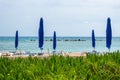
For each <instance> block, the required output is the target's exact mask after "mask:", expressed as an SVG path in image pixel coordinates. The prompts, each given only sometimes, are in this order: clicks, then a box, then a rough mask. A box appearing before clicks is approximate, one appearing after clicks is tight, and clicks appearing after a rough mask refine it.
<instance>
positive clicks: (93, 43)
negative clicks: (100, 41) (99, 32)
mask: <svg viewBox="0 0 120 80" xmlns="http://www.w3.org/2000/svg"><path fill="white" fill-rule="evenodd" d="M92 47H93V48H94V49H95V34H94V30H92Z"/></svg>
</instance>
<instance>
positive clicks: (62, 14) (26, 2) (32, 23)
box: [0, 0, 120, 37]
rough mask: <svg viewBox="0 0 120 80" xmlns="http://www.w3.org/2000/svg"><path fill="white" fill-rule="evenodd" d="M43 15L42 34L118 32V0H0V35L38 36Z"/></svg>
mask: <svg viewBox="0 0 120 80" xmlns="http://www.w3.org/2000/svg"><path fill="white" fill-rule="evenodd" d="M41 17H43V20H44V32H45V33H44V34H45V36H53V32H54V31H56V34H57V36H82V37H84V36H91V33H92V29H94V31H95V36H103V37H104V36H105V35H106V23H107V18H108V17H110V18H111V26H112V35H113V36H115V37H116V36H120V31H119V29H120V0H0V36H14V35H15V31H16V30H18V31H19V36H38V28H39V20H40V18H41Z"/></svg>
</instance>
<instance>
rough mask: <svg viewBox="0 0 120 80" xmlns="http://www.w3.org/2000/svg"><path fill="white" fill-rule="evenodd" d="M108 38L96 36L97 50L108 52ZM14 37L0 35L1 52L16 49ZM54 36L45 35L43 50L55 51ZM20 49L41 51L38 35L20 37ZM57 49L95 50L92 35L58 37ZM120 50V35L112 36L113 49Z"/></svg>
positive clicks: (68, 50) (73, 50) (34, 51)
mask: <svg viewBox="0 0 120 80" xmlns="http://www.w3.org/2000/svg"><path fill="white" fill-rule="evenodd" d="M105 40H106V38H105V37H96V48H95V49H96V50H97V51H99V52H106V51H108V49H107V48H106V41H105ZM14 41H15V38H14V37H0V52H1V51H11V52H12V51H15V48H14V45H15V44H14ZM52 45H53V42H52V37H45V39H44V46H43V49H44V50H43V51H44V52H47V51H48V50H49V51H53V46H52ZM18 50H20V51H25V52H32V53H37V52H40V49H39V48H38V38H37V37H19V46H18ZM56 50H57V51H65V52H86V51H87V52H90V51H92V50H93V48H92V41H91V37H57V48H56ZM116 50H120V37H113V38H112V45H111V51H116Z"/></svg>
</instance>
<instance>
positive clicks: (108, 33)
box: [15, 18, 112, 53]
mask: <svg viewBox="0 0 120 80" xmlns="http://www.w3.org/2000/svg"><path fill="white" fill-rule="evenodd" d="M111 43H112V29H111V20H110V18H108V19H107V28H106V47H107V48H108V49H109V51H110V47H111ZM43 44H44V26H43V18H40V23H39V29H38V45H39V46H38V47H39V48H40V50H41V53H42V50H43ZM92 47H93V48H94V50H95V33H94V30H92ZM15 48H16V50H17V48H18V30H17V31H16V34H15ZM53 50H56V32H55V31H54V34H53Z"/></svg>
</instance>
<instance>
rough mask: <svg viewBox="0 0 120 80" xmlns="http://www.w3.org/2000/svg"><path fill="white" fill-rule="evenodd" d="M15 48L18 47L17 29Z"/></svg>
mask: <svg viewBox="0 0 120 80" xmlns="http://www.w3.org/2000/svg"><path fill="white" fill-rule="evenodd" d="M15 48H16V50H17V48H18V30H17V31H16V34H15Z"/></svg>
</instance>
